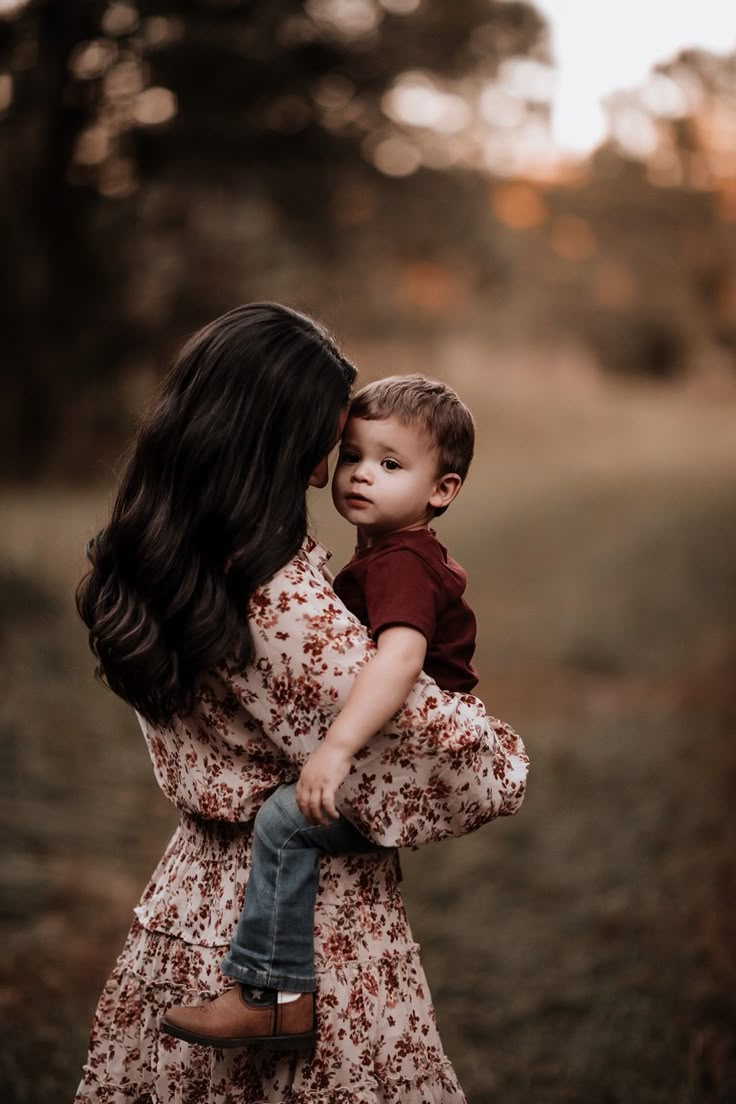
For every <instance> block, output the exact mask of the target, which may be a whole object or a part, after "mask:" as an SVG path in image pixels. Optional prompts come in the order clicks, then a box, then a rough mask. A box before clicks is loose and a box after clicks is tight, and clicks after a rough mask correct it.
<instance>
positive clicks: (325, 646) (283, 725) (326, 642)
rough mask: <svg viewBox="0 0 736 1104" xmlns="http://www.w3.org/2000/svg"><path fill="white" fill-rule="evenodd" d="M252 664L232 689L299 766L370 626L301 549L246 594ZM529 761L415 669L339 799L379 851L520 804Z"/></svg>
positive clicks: (499, 728)
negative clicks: (409, 686) (405, 692)
mask: <svg viewBox="0 0 736 1104" xmlns="http://www.w3.org/2000/svg"><path fill="white" fill-rule="evenodd" d="M250 626H251V631H252V633H253V639H254V644H255V653H256V654H255V661H254V662H253V663H252V664H250V665H249V666H248V668H247V669H246V670H244V671H243V670H229V671H228V676H229V681H230V684H231V687H232V690H233V693H234V694H235V695H236V697H237V698H238V699H239V701H240V702H241V704H242V705H243V706H244V707H245V708H246V709H247V711H248V712H249V713H250V714H251V716H252V717H253V718H254V719H255V720H256V721H257V722H258V723H259V724H260V725H261V726H262V728H263V731H264V734H265V735H266V736H267V737H268V738H269V739H270V740H272V741H273V743H274V744H275V745H276V746H277V747H278V748H279V750H280V751H282V752H283V753H284V754H285V755H286V757H287V758H288V759H289V760H290V761H291V762H292V763H293V764H294V765H295V767H296V768H297V769H298V768H299V767H301V765H302V763H303V762H304V761H305V759H306V758H307V756H308V755H309V754H310V753H311V752H312V751H313V750H314V748H315V747H316V746H317V744H318V743H319V741H320V739H321V738H322V736H323V735H324V733H325V732H326V730H327V728H328V727H329V725H330V724H331V723H332V721H333V720H334V718H335V717H336V716H337V714H338V713H339V712H340V710H341V709H342V708H343V706H344V705H345V702H346V701H347V698H348V694H349V693H350V689H351V687H352V685H353V681H354V679H355V676H356V674H357V673H358V671H359V670H360V668H361V667H362V666H363V665H364V664H365V663H366V662H367V661H368V660H369V659H370V658H371V656H372V655H373V653H374V650H375V649H374V645H373V644H372V642H371V640H370V639H369V637H368V633H367V630H366V629H365V628H364V627H363V626H362V625H361V624H360V622H359V621H358V620H357V619H356V618H355V617H353V615H352V614H350V613H349V612H348V611H347V610H346V609H345V607H344V606H343V605H342V603H341V602H340V600H339V599H338V598H337V596H336V594H335V592H334V591H333V590H332V588H331V587H330V586H329V584H328V583H327V582H326V580H325V579H324V578H323V576H322V575H321V574H320V573H319V572H318V571H317V570H316V568H315V566H314V565H313V564H312V563H311V562H310V561H309V559H308V558H306V557H305V556H304V555H303V554H300V555H298V556H297V557H296V558H295V559H294V560H292V561H291V562H290V563H289V564H287V566H286V567H285V568H283V569H282V570H281V571H280V572H279V573H278V574H277V575H276V576H275V578H274V579H272V580H271V582H270V583H269V584H267V585H266V586H265V587H262V588H261V589H260V590H259V591H257V592H256V594H255V595H254V596H253V598H252V599H251V603H250ZM528 762H529V761H528V758H527V756H526V753H525V750H524V745H523V743H522V741H521V738H520V737H519V736H518V735H517V733H516V732H514V730H513V729H512V728H511V727H510V726H509V725H507V724H505V723H504V722H503V721H498V720H496V719H495V718H493V717H490V716H488V715H487V714H486V712H485V709H484V706H483V703H482V702H481V701H480V700H479V699H478V698H476V697H474V696H473V695H471V694H452V693H448V692H445V691H442V690H440V689H439V688H438V686H437V684H436V683H435V682H433V681H432V679H430V678H429V677H428V676H427V675H425V674H421V675H420V676H419V678H418V680H417V682H416V683H415V685H414V687H413V689H412V690H411V692H410V694H409V697H408V698H407V700H406V702H405V704H404V706H403V707H402V708H401V709H400V710H399V712H398V713H397V714H396V716H395V717H394V718H393V719H392V721H391V722H390V723H389V724H388V725H387V726H386V727H385V728H384V729H382V731H381V732H380V733H377V734H376V735H375V736H374V737H373V738H372V739H371V741H370V742H369V743H368V744H367V745H366V747H364V748H363V749H361V751H360V752H359V753H358V754H357V755H356V757H355V759H354V761H353V766H352V768H351V771H350V774H349V775H348V777H347V778H346V780H345V782H344V783H343V785H342V786H341V788H340V791H339V793H338V806H339V808H340V810H341V811H342V812H344V813H345V815H346V816H348V818H349V819H350V820H352V821H353V822H354V823H355V824H356V825H357V826H358V827H359V828H360V829H361V831H363V832H364V834H365V835H367V836H369V837H370V838H371V839H373V840H374V841H375V842H376V843H378V844H381V845H383V846H385V847H393V846H401V847H406V846H412V845H419V844H424V843H429V842H432V841H435V840H441V839H444V838H446V837H448V836H461V835H465V834H466V833H468V832H472V831H474V830H475V829H476V828H479V827H480V826H481V825H482V824H485V823H486V822H487V821H490V820H493V819H494V818H495V817H498V816H509V815H511V814H512V813H515V812H516V811H517V809H518V808H519V806H520V804H521V802H522V799H523V796H524V788H525V783H526V775H527V770H528Z"/></svg>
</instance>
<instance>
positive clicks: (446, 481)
mask: <svg viewBox="0 0 736 1104" xmlns="http://www.w3.org/2000/svg"><path fill="white" fill-rule="evenodd" d="M462 485H463V481H462V479H461V478H460V476H459V475H458V474H457V472H448V473H447V475H441V476H440V477H439V479H438V480H437V482H436V483H435V485H434V492H433V493H432V494H431V495H430V499H429V505H430V506H433V507H434V508H435V510H446V509H447V507H448V506H449V505H450V503H451V502H452V500H453V498H455V497H456V495H457V493H458V491H459V490H460V488H461V487H462Z"/></svg>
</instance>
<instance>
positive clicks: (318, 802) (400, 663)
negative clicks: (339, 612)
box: [296, 625, 427, 825]
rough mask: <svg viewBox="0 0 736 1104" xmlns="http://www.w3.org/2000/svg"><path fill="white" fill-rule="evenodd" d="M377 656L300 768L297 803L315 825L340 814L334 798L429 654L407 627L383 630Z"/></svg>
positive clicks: (420, 638) (419, 636)
mask: <svg viewBox="0 0 736 1104" xmlns="http://www.w3.org/2000/svg"><path fill="white" fill-rule="evenodd" d="M376 646H377V649H378V650H377V651H376V654H375V655H374V656H373V658H372V659H371V660H370V661H369V662H368V663H367V664H366V665H365V667H363V668H362V670H361V671H360V673H359V674H358V677H357V678H356V680H355V682H354V683H353V687H352V689H351V691H350V694H349V696H348V700H347V701H346V703H345V706H344V708H343V709H342V711H341V712H340V714H339V715H338V716H337V717H336V718H335V720H334V721H333V722H332V724H331V725H330V727H329V729H328V730H327V732H326V733H325V736H324V739H323V740H322V742H321V744H320V745H319V747H318V748H317V749H316V750H315V751H313V752H312V754H311V755H310V756H309V758H308V759H307V761H306V763H305V764H304V766H303V767H302V771H301V774H300V775H299V781H298V782H297V785H296V799H297V803H298V805H299V808H300V809H301V811H302V813H303V814H304V816H305V817H306V818H307V820H309V821H310V822H311V823H312V824H323V825H326V824H328V823H329V822H328V820H327V817H326V816H325V812H326V813H328V814H329V815H330V816H331V817H338V816H339V815H340V814H339V813H338V811H337V809H336V808H335V793H336V791H337V789H338V787H339V786H340V784H341V782H342V781H343V779H344V778H345V776H346V775H347V773H348V771H349V770H350V762H351V760H352V757H353V756H354V755H355V753H356V751H359V750H360V748H362V747H365V745H366V744H367V743H368V741H369V740H370V738H371V736H373V735H375V733H376V732H378V731H379V730H380V729H382V728H383V726H384V725H385V724H387V723H388V721H390V720H391V718H392V717H393V715H394V713H396V712H397V711H398V710H399V709H400V708H401V706H402V705H403V704H404V702H405V701H406V699H407V697H408V695H409V691H410V690H411V688H412V686H413V685H414V683H415V682H416V680H417V678H418V677H419V673H420V671H421V670H422V666H423V664H424V658H425V656H426V653H427V641H426V638H425V637H424V636H423V635H422V633H420V632H419V631H418V630H417V629H412V628H410V627H409V626H408V625H393V626H391V627H390V628H388V629H384V630H383V632H382V633H381V635H380V636H379V638H378V641H377V645H376Z"/></svg>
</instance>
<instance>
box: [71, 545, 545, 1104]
mask: <svg viewBox="0 0 736 1104" xmlns="http://www.w3.org/2000/svg"><path fill="white" fill-rule="evenodd" d="M325 560H326V554H325V552H324V550H323V549H322V548H321V547H320V546H319V545H317V544H316V543H315V542H314V541H312V540H310V539H309V538H308V539H307V541H306V542H305V544H304V546H303V548H302V549H301V550H300V552H299V553H298V554H297V555H296V556H295V557H294V559H293V560H291V561H290V562H289V563H288V564H286V566H285V567H283V568H282V569H281V570H280V571H279V572H278V573H277V574H276V575H275V576H274V578H273V579H272V580H271V581H270V582H269V583H268V584H266V585H265V586H263V587H261V588H260V589H259V590H258V591H257V592H256V593H255V595H254V596H253V597H252V599H251V602H250V609H249V616H250V627H251V630H252V633H253V639H254V642H255V650H256V654H255V659H254V661H253V663H252V664H251V665H250V666H249V667H248V668H247V669H246V670H242V669H240V668H236V667H233V666H228V665H227V664H223V665H222V666H220V667H218V668H216V669H213V670H211V671H208V672H207V675H206V677H205V679H204V680H203V681H202V684H201V689H200V692H199V694H198V700H197V705H196V708H195V710H194V711H193V712H192V713H191V714H190V715H189V716H188V717H187V718H186V719H185V720H178V721H176V722H175V723H173V724H172V725H171V726H170V727H166V728H154V727H152V726H150V725H148V724H147V723H146V722H145V721H143V719H142V718H139V720H140V721H141V727H142V729H143V733H144V735H145V738H146V741H147V743H148V747H149V750H150V754H151V759H152V762H153V767H154V771H155V773H156V778H157V780H158V782H159V784H160V786H161V789H162V790H163V792H164V794H165V795H166V796H167V797H168V798H169V799H170V800H171V801H172V802H173V803H174V804H175V805H176V806H177V807H178V809H179V810H180V824H179V827H178V829H177V831H176V832H175V833H174V836H173V838H172V840H171V842H170V843H169V846H168V848H167V849H166V852H165V853H164V856H163V858H162V859H161V862H160V863H159V865H158V867H157V869H156V871H155V872H154V874H153V876H152V878H151V881H150V882H149V884H148V886H147V888H146V889H145V891H144V893H143V897H142V899H141V902H140V904H139V905H138V906H137V908H136V909H135V913H136V916H135V919H134V922H133V926H132V928H131V930H130V933H129V935H128V938H127V941H126V943H125V946H124V948H123V951H122V953H121V955H120V957H119V959H118V961H117V964H116V966H115V969H114V970H113V973H112V975H111V977H110V978H109V980H108V982H107V984H106V986H105V989H104V991H103V993H102V996H101V998H100V1002H99V1005H98V1008H97V1013H96V1016H95V1020H94V1024H93V1028H92V1035H91V1040H90V1049H89V1055H88V1058H87V1063H86V1065H85V1068H84V1075H83V1078H82V1082H81V1084H80V1086H79V1090H78V1093H77V1096H76V1102H75V1104H92V1102H95V1104H133V1102H135V1104H277V1102H278V1104H394V1102H399V1101H400V1102H402V1104H460V1102H462V1101H464V1100H465V1097H464V1095H463V1093H462V1090H461V1088H460V1086H459V1084H458V1082H457V1079H456V1077H455V1074H454V1071H453V1069H452V1067H451V1065H450V1063H449V1062H448V1060H447V1058H446V1057H445V1054H444V1052H443V1050H442V1044H441V1042H440V1038H439V1035H438V1032H437V1027H436V1024H435V1018H434V1010H433V1007H432V1002H431V998H430V994H429V990H428V987H427V982H426V978H425V976H424V972H423V969H422V964H421V961H420V958H419V954H418V947H417V944H416V943H415V942H414V941H413V939H412V936H411V932H410V929H409V925H408V922H407V918H406V914H405V911H404V906H403V902H402V898H401V892H400V888H399V882H400V878H401V875H400V871H399V865H398V858H397V852H396V850H395V848H396V847H397V846H407V845H417V844H422V843H427V842H430V841H433V840H440V839H443V838H445V837H447V836H457V835H462V834H465V833H467V832H471V831H473V830H474V829H475V828H478V827H479V826H480V825H482V824H484V823H486V822H487V821H489V820H492V819H493V818H494V817H496V816H503V815H508V814H511V813H514V812H515V811H516V810H517V809H518V807H519V805H520V803H521V800H522V797H523V793H524V785H525V780H526V773H527V766H528V761H527V758H526V755H525V752H524V747H523V745H522V743H521V740H520V739H519V737H518V736H517V734H516V733H515V732H514V731H513V729H511V728H510V727H509V726H508V725H506V724H503V723H502V722H500V721H496V720H494V719H492V718H489V717H487V715H486V714H485V711H484V709H483V706H482V703H481V702H480V701H479V700H478V699H477V698H475V697H473V696H472V695H459V694H448V693H445V692H443V691H441V690H439V689H438V688H437V686H436V684H435V683H434V682H432V681H431V680H430V679H429V678H427V676H425V675H421V676H420V678H419V680H418V681H417V683H416V685H415V686H414V688H413V690H412V692H411V694H410V696H409V698H408V700H407V702H406V704H405V706H404V707H403V708H402V710H400V712H399V713H398V714H397V715H396V717H395V718H394V719H393V722H392V723H391V724H390V725H389V726H387V727H386V729H384V731H383V732H382V733H380V734H379V735H377V736H376V737H374V738H373V740H372V741H371V742H370V743H369V745H368V746H367V747H365V748H363V749H362V751H361V752H359V754H358V755H357V757H356V760H355V762H354V764H353V767H352V770H351V773H350V775H349V776H348V778H347V779H346V781H345V783H344V784H343V787H342V788H341V791H340V794H341V802H340V804H341V808H342V809H343V810H344V811H345V812H347V813H348V815H349V816H350V818H351V819H352V820H353V821H354V822H355V823H356V824H357V825H358V827H359V828H361V830H362V831H363V832H365V833H366V834H367V835H369V836H370V837H371V838H372V839H373V840H374V841H375V842H377V843H378V844H380V845H381V846H382V849H381V850H377V851H376V852H373V853H369V854H361V855H346V856H340V857H332V858H329V857H323V858H322V859H321V873H320V886H319V891H318V896H317V904H316V912H315V951H316V968H317V993H316V999H317V1017H318V1021H317V1046H316V1049H315V1050H314V1052H313V1053H310V1054H306V1055H304V1054H285V1055H284V1054H270V1053H267V1052H262V1051H251V1050H249V1049H242V1050H238V1049H235V1050H218V1049H210V1048H207V1047H201V1046H194V1045H190V1044H188V1043H185V1042H181V1041H179V1040H178V1039H175V1038H173V1037H172V1036H170V1035H165V1034H161V1033H160V1032H159V1029H158V1022H159V1019H160V1017H161V1014H162V1013H163V1012H164V1011H165V1009H166V1008H167V1007H168V1006H169V1005H171V1004H182V1003H194V1002H200V1001H204V1000H206V999H208V998H210V997H213V996H215V995H217V994H218V993H220V992H222V991H223V990H224V989H225V988H227V987H228V986H229V985H231V984H232V983H231V982H230V981H229V980H228V979H227V978H225V977H223V976H222V975H221V974H220V970H219V964H220V961H221V959H222V957H223V955H224V953H225V951H226V949H227V945H228V943H229V939H230V936H231V934H232V932H233V931H234V929H235V925H236V923H237V918H238V914H239V912H240V907H241V903H242V900H243V896H244V893H245V887H246V883H247V881H248V869H249V856H250V841H251V832H252V820H253V817H254V816H255V813H256V811H257V810H258V808H259V806H260V804H261V802H262V801H263V800H264V798H265V797H266V795H267V794H268V793H270V792H271V791H272V790H273V788H274V787H275V786H277V785H278V784H279V783H281V782H284V781H291V780H294V779H295V778H296V777H297V775H298V771H299V768H300V766H301V764H302V763H303V762H304V761H305V759H306V758H307V756H308V755H309V753H310V752H311V751H312V750H313V749H314V747H315V746H316V745H317V743H318V741H319V739H320V737H321V736H322V735H323V734H324V732H325V731H326V729H327V727H328V726H329V724H330V723H331V721H332V719H333V718H334V717H335V715H336V714H337V713H338V712H339V711H340V709H341V708H342V706H343V705H344V703H345V701H346V699H347V696H348V693H349V691H350V688H351V685H352V683H353V680H354V678H355V675H356V673H357V671H358V670H359V669H360V667H361V666H362V665H363V664H364V663H365V662H366V661H367V660H368V659H369V658H370V656H371V654H372V651H373V645H372V644H371V642H370V641H369V639H368V636H367V633H366V630H365V629H364V628H363V626H362V625H361V624H360V623H359V622H358V621H357V620H356V619H355V618H354V617H353V616H352V614H350V613H348V612H347V610H346V609H345V608H344V606H342V604H341V603H340V601H339V600H338V599H337V597H336V596H335V593H334V591H333V590H332V587H331V586H330V585H329V583H328V582H327V580H326V578H325V576H324V575H323V573H322V569H323V566H324V562H325Z"/></svg>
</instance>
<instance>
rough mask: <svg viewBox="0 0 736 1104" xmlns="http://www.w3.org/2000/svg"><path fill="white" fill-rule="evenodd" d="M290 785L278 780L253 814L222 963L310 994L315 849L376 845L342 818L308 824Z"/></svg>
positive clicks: (245, 977)
mask: <svg viewBox="0 0 736 1104" xmlns="http://www.w3.org/2000/svg"><path fill="white" fill-rule="evenodd" d="M295 790H296V787H295V786H294V785H290V786H280V787H279V789H278V790H276V791H275V793H273V794H271V796H270V797H269V798H268V799H267V800H266V801H265V802H264V803H263V805H262V806H261V808H260V810H259V812H258V815H257V816H256V819H255V825H254V831H253V849H252V854H251V864H252V865H251V871H250V876H249V878H248V888H247V891H246V894H245V904H244V906H243V911H242V912H241V914H240V919H239V921H238V926H237V929H236V931H235V934H234V936H233V938H232V940H231V943H230V950H229V952H228V953H227V955H226V956H225V958H224V960H223V962H222V966H221V969H222V972H223V973H224V974H226V975H227V977H231V978H234V979H235V980H236V981H240V982H245V983H246V984H248V985H252V986H255V987H257V988H266V989H279V990H287V991H289V992H293V993H312V992H314V989H315V977H314V901H315V897H316V894H317V885H318V881H319V855H320V854H327V855H343V854H347V853H349V852H356V851H357V852H360V851H374V850H377V849H378V848H377V847H376V845H375V844H374V843H371V841H370V840H368V839H366V838H365V836H362V835H361V834H360V832H359V831H358V829H357V828H355V827H353V825H352V824H351V823H350V822H349V821H348V820H345V818H344V817H341V818H340V819H339V820H334V821H331V822H330V823H329V825H328V826H327V827H322V826H321V825H313V824H310V823H309V821H308V820H307V819H306V818H305V817H304V816H303V815H302V813H301V812H300V810H299V806H298V805H297V803H296V796H295Z"/></svg>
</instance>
